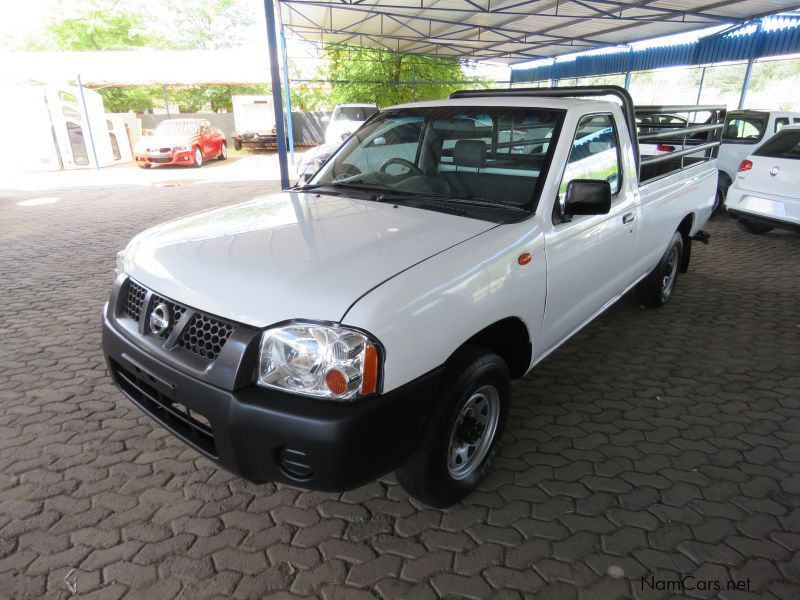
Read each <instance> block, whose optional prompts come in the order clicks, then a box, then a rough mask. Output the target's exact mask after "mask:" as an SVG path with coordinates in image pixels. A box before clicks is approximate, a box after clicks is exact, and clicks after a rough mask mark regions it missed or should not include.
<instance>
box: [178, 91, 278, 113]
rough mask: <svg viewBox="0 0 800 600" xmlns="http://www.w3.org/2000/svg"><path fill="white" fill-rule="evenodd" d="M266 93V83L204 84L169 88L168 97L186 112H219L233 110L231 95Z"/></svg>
mask: <svg viewBox="0 0 800 600" xmlns="http://www.w3.org/2000/svg"><path fill="white" fill-rule="evenodd" d="M266 93H267V86H266V85H203V86H197V87H192V88H184V89H175V90H168V97H169V100H170V102H175V103H177V104H178V106H180V108H181V110H182V111H185V112H204V111H211V112H218V111H221V110H228V111H230V110H233V104H232V101H231V96H239V95H248V94H266Z"/></svg>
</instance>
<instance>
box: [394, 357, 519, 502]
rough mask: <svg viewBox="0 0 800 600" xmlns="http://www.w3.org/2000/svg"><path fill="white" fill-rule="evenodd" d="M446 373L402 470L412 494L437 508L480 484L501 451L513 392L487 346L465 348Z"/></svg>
mask: <svg viewBox="0 0 800 600" xmlns="http://www.w3.org/2000/svg"><path fill="white" fill-rule="evenodd" d="M444 377H445V384H444V387H443V389H442V393H441V394H440V396H439V399H438V400H437V403H436V404H435V406H433V407H432V408H431V410H430V413H429V415H428V418H427V420H426V423H425V429H424V431H423V435H422V440H421V442H420V444H419V447H418V448H417V449H416V450H415V451H414V453H413V454H412V455H411V457H409V459H408V461H406V463H405V464H404V465H403V466H402V467H400V469H398V470H397V479H398V481H399V482H400V485H402V486H403V489H405V490H406V492H408V494H409V495H410V496H413V497H414V498H416V499H417V500H419V501H421V502H423V503H424V504H427V505H428V506H433V507H436V508H446V507H448V506H452V505H453V504H455V503H456V502H458V501H459V500H461V499H462V498H464V497H465V496H466V495H467V494H469V493H470V492H472V491H473V490H474V489H475V488H477V487H478V484H479V483H480V482H481V479H483V476H484V475H485V474H486V472H487V471H488V469H489V465H490V463H491V460H492V458H493V457H494V455H495V453H496V451H497V444H498V441H499V440H500V438H501V436H502V434H503V430H504V428H505V422H506V418H507V416H508V406H509V398H510V395H511V392H510V383H509V379H510V378H509V374H508V367H507V366H506V363H505V361H504V360H503V359H502V358H500V357H499V356H498V355H497V354H494V353H493V352H490V351H488V350H484V349H482V348H474V347H468V348H465V349H464V350H462V351H460V352H459V353H458V354H457V355H456V356H455V357H454V358H453V359H452V360H451V362H450V365H449V366H448V367H447V368H446V370H445V375H444Z"/></svg>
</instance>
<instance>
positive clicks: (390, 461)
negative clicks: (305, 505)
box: [103, 309, 441, 491]
mask: <svg viewBox="0 0 800 600" xmlns="http://www.w3.org/2000/svg"><path fill="white" fill-rule="evenodd" d="M109 317H110V318H109ZM103 351H104V353H105V356H106V360H107V363H108V368H109V372H110V373H111V376H112V377H113V379H114V382H115V383H116V384H117V386H118V387H119V388H120V390H121V391H122V392H123V393H124V394H125V395H126V396H127V397H128V398H129V399H130V400H131V401H132V402H133V403H134V404H136V405H137V406H138V407H139V408H140V409H142V410H143V411H144V412H145V413H147V414H148V415H149V416H150V417H152V418H153V419H155V420H156V421H157V422H158V423H160V424H161V425H163V426H164V427H166V428H167V429H168V430H170V431H171V432H172V433H173V434H175V435H176V436H177V437H179V438H180V439H181V440H183V441H184V442H186V443H187V444H189V445H190V446H192V447H194V448H195V449H197V450H199V451H200V452H202V453H203V454H204V455H206V456H207V457H209V458H210V459H212V460H213V461H214V462H216V463H217V464H219V465H220V466H222V467H223V468H225V469H227V470H228V471H231V472H233V473H236V474H238V475H240V476H242V477H244V478H246V479H249V480H251V481H255V482H265V481H279V482H285V483H289V484H292V485H297V486H299V487H304V488H308V489H315V490H322V491H344V490H348V489H353V488H355V487H358V486H360V485H363V484H364V483H367V482H369V481H372V480H374V479H376V478H377V477H380V476H381V475H384V474H385V473H388V472H389V471H392V470H393V469H395V468H396V467H398V466H399V465H400V464H401V463H402V462H403V461H404V460H405V459H406V458H407V457H408V455H409V454H410V453H411V451H412V450H413V449H414V448H415V446H416V444H417V442H418V439H419V435H420V433H421V431H422V424H423V421H424V418H425V416H426V413H427V410H428V407H429V406H430V403H431V401H432V399H433V397H434V395H435V394H436V392H437V391H438V388H439V380H440V377H441V371H440V370H436V371H434V372H431V373H429V374H427V375H425V376H423V377H421V378H419V379H417V380H415V381H413V382H411V383H409V384H407V385H405V386H403V387H402V388H398V389H395V390H392V391H391V392H388V393H386V394H382V395H379V396H374V397H370V398H365V399H363V400H359V401H355V402H348V403H338V402H332V401H325V400H318V399H314V398H307V397H304V396H298V395H295V394H290V393H286V392H280V391H278V390H271V389H266V388H261V387H258V386H256V385H255V384H252V383H248V384H246V385H242V386H240V387H238V388H237V389H234V390H227V389H224V388H221V387H218V386H215V385H211V384H209V383H207V382H205V381H203V380H202V379H201V378H200V377H196V376H193V375H189V374H187V373H184V372H182V371H181V370H180V369H176V368H174V367H173V366H171V365H168V364H167V363H166V362H165V361H163V360H160V359H158V358H156V357H154V356H152V354H151V353H150V352H147V351H146V350H145V349H144V348H143V347H142V345H140V344H138V343H137V341H136V340H135V339H132V338H131V335H130V334H129V332H128V331H125V330H124V329H123V328H121V327H117V326H115V324H114V317H113V310H112V311H109V310H108V309H107V310H106V311H105V313H104V318H103ZM250 362H251V361H250V360H243V361H242V362H241V365H242V367H243V368H249V369H252V364H251V365H250V366H249V367H245V365H248V364H249V363H250ZM247 379H248V380H249V381H252V374H251V376H250V377H248V378H247ZM236 380H240V379H239V377H237V378H236Z"/></svg>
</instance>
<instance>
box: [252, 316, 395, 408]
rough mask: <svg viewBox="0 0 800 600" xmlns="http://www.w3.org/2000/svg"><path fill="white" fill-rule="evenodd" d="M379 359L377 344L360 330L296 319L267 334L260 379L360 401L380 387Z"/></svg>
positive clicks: (281, 386)
mask: <svg viewBox="0 0 800 600" xmlns="http://www.w3.org/2000/svg"><path fill="white" fill-rule="evenodd" d="M379 363H380V358H379V355H378V347H377V346H376V344H375V342H373V341H372V340H370V339H369V338H368V337H367V336H366V335H365V334H364V333H362V332H360V331H355V330H353V329H348V328H346V327H339V326H337V325H316V324H313V323H296V324H292V325H286V326H284V327H277V328H275V329H269V330H267V331H265V332H264V333H263V334H262V336H261V352H260V357H259V369H258V384H259V385H263V386H265V387H271V388H277V389H281V390H289V391H293V392H297V393H300V394H305V395H308V396H316V397H319V398H331V399H334V400H355V399H356V398H358V397H360V396H367V395H369V394H372V393H374V392H376V391H378V378H379V371H380V364H379Z"/></svg>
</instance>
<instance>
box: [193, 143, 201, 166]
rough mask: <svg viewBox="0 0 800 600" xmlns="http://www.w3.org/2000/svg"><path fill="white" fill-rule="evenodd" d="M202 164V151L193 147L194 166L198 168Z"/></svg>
mask: <svg viewBox="0 0 800 600" xmlns="http://www.w3.org/2000/svg"><path fill="white" fill-rule="evenodd" d="M202 166H203V151H202V150H200V148H198V147H196V148H195V149H194V167H195V168H196V169H199V168H200V167H202Z"/></svg>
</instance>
